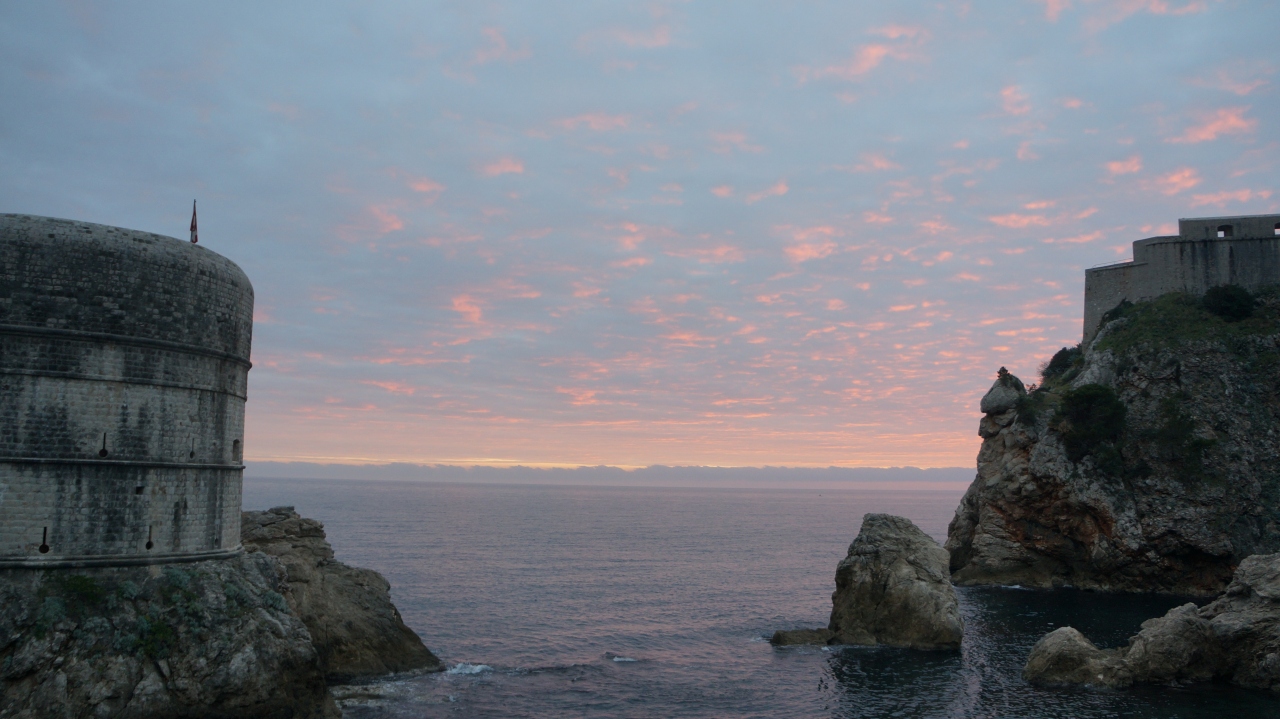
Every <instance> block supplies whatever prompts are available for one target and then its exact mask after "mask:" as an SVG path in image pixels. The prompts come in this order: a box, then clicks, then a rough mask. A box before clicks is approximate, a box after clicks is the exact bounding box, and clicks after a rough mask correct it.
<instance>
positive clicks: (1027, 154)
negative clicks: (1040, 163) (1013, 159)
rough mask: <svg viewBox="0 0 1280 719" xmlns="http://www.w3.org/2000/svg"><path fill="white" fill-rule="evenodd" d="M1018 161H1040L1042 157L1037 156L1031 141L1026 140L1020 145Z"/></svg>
mask: <svg viewBox="0 0 1280 719" xmlns="http://www.w3.org/2000/svg"><path fill="white" fill-rule="evenodd" d="M1018 159H1019V160H1039V159H1040V156H1039V155H1037V154H1036V153H1035V151H1034V150H1032V149H1031V141H1030V140H1025V141H1023V142H1022V144H1020V145H1018Z"/></svg>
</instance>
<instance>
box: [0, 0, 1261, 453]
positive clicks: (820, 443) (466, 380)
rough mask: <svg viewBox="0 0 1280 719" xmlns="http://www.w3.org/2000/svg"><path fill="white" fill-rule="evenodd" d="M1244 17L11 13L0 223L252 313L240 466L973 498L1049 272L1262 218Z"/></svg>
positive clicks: (138, 8)
mask: <svg viewBox="0 0 1280 719" xmlns="http://www.w3.org/2000/svg"><path fill="white" fill-rule="evenodd" d="M1276 28H1280V3H1272V2H1261V1H1259V2H1247V1H1232V0H1222V1H1218V0H1200V1H1187V0H1168V1H1167V2H1166V1H1165V0H1007V1H1005V2H982V3H977V2H892V3H887V2H856V3H855V2H829V3H828V2H795V3H754V2H706V3H704V2H671V3H662V2H657V3H588V2H577V3H563V2H543V1H540V2H536V3H533V2H527V3H496V2H438V3H427V2H403V3H394V2H385V3H361V4H358V5H356V4H351V5H348V6H347V7H345V8H341V9H340V8H338V7H337V6H336V4H327V3H326V4H315V3H299V4H295V5H293V6H292V7H285V4H284V3H232V2H225V3H173V2H157V3H78V2H44V3H9V4H7V5H6V7H5V8H4V9H3V10H0V91H2V92H3V97H4V99H5V111H4V112H3V113H0V162H2V163H3V168H4V171H3V173H0V211H2V212H24V213H32V214H40V215H52V216H57V217H69V218H75V219H81V220H88V221H93V222H101V223H106V224H112V225H121V226H125V227H130V228H135V229H142V230H149V231H153V232H159V233H162V234H168V235H172V236H176V237H185V233H186V229H187V223H188V221H189V212H190V206H191V200H192V198H198V199H199V201H200V228H201V241H202V243H204V244H206V245H207V246H208V247H209V248H211V249H213V250H215V251H217V252H219V253H222V254H224V255H226V256H227V257H229V258H231V259H233V260H234V261H236V262H237V263H238V264H239V265H240V266H241V267H243V268H244V270H245V271H246V272H247V273H248V274H249V276H250V278H251V279H252V280H253V282H254V286H255V289H256V293H257V310H256V320H257V321H256V325H255V328H254V349H253V361H254V369H253V371H252V372H251V373H250V402H249V406H248V418H247V421H248V432H247V441H246V453H247V457H248V459H249V460H250V461H254V460H257V461H269V460H303V461H316V462H339V463H347V462H365V461H407V462H423V463H455V464H468V463H489V464H504V463H516V462H519V463H524V464H559V465H575V464H613V465H621V466H641V465H649V464H656V463H661V464H708V465H763V464H772V465H794V466H806V465H818V466H827V465H843V466H889V465H915V466H920V467H939V466H966V465H971V464H972V463H973V458H974V454H975V452H976V450H977V447H978V444H979V438H978V437H977V423H978V418H979V415H978V412H977V403H978V399H979V397H980V396H981V395H982V393H983V392H984V391H985V390H986V389H987V387H988V386H989V385H990V383H991V381H992V379H993V378H994V374H995V371H996V369H997V368H998V367H1000V366H1001V365H1005V366H1008V367H1009V368H1010V369H1011V370H1012V371H1014V372H1015V373H1016V374H1019V375H1021V376H1022V377H1023V378H1024V379H1027V380H1031V379H1033V376H1034V374H1035V371H1036V368H1037V366H1038V365H1039V364H1040V363H1041V362H1042V361H1044V360H1045V359H1047V358H1048V356H1049V355H1050V354H1052V352H1053V351H1054V350H1056V349H1057V348H1059V347H1061V346H1063V345H1067V344H1074V343H1075V342H1076V341H1078V339H1079V336H1080V333H1081V319H1080V317H1081V293H1082V287H1083V270H1084V269H1085V268H1086V267H1090V266H1092V265H1097V264H1102V263H1107V262H1115V261H1120V260H1123V259H1126V258H1127V257H1128V256H1129V243H1130V242H1132V241H1133V240H1136V239H1140V238H1142V237H1146V236H1150V235H1155V234H1162V233H1168V232H1170V231H1176V230H1175V227H1176V221H1177V219H1178V218H1179V217H1194V216H1206V215H1223V214H1259V213H1268V212H1277V211H1280V195H1277V194H1275V193H1276V192H1280V187H1277V186H1276V182H1275V177H1276V169H1277V161H1278V160H1280V144H1278V143H1280V123H1278V122H1277V121H1276V117H1277V110H1278V109H1280V103H1278V102H1277V89H1276V88H1277V83H1278V82H1280V77H1278V76H1277V75H1276V70H1277V67H1278V66H1280V45H1278V44H1277V42H1276V37H1275V34H1276V33H1275V30H1276Z"/></svg>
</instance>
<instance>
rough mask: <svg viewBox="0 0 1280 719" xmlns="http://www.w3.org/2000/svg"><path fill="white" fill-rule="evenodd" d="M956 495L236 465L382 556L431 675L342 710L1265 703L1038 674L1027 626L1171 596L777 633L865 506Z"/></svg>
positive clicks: (691, 713) (379, 717)
mask: <svg viewBox="0 0 1280 719" xmlns="http://www.w3.org/2000/svg"><path fill="white" fill-rule="evenodd" d="M959 498H960V496H959V493H958V492H950V491H926V490H919V491H898V490H858V489H832V490H826V489H814V490H807V489H804V490H802V489H719V488H717V489H695V488H678V489H677V488H634V487H580V486H531V485H463V484H428V483H415V482H387V481H355V480H352V481H337V480H306V479H288V480H284V479H271V480H266V479H246V480H245V500H244V502H245V507H246V508H250V509H262V508H266V507H270V506H276V505H281V504H291V505H294V506H296V507H297V508H298V511H299V512H301V513H302V515H303V516H306V517H313V518H316V519H319V520H321V521H323V522H324V524H325V528H326V531H327V532H328V536H329V540H330V542H331V543H332V544H333V545H334V548H335V550H336V552H337V556H338V559H340V560H342V561H344V562H347V563H350V564H353V565H357V566H362V567H370V568H373V569H376V570H378V571H379V572H382V573H383V574H384V575H385V576H386V577H387V579H388V580H389V581H390V582H391V586H392V598H393V599H394V601H395V603H396V605H397V606H398V607H399V609H400V611H401V614H402V615H403V616H404V619H405V621H406V622H407V623H408V624H409V626H411V627H412V628H413V629H414V630H415V631H417V632H418V634H419V635H420V636H422V637H423V639H424V640H425V641H426V643H427V645H428V646H429V647H430V648H431V649H432V651H434V652H436V653H437V654H438V655H440V656H441V658H443V659H444V660H445V661H447V662H448V664H449V667H450V669H449V670H448V671H447V672H444V673H440V674H427V675H408V676H398V677H390V678H386V679H381V680H377V681H373V682H369V683H366V684H361V685H354V686H342V687H335V694H336V695H337V696H338V698H339V703H340V705H341V706H342V707H343V710H344V715H345V717H347V718H348V719H392V718H396V719H400V718H409V717H414V718H419V717H691V718H697V717H922V718H923V717H1065V716H1070V717H1080V718H1090V717H1153V718H1154V717H1161V718H1172V717H1177V718H1186V719H1192V718H1199V717H1204V718H1206V719H1207V718H1209V717H1222V716H1232V717H1235V718H1236V719H1243V718H1245V717H1252V716H1269V717H1276V716H1280V700H1277V699H1275V698H1273V697H1271V696H1269V695H1266V694H1262V693H1259V692H1252V691H1246V690H1241V689H1235V688H1231V687H1228V686H1223V685H1207V686H1195V687H1165V686H1160V687H1142V688H1138V689H1134V690H1128V691H1102V690H1087V689H1060V690H1046V689H1037V688H1035V687H1031V686H1029V685H1027V684H1026V683H1025V682H1023V681H1022V679H1021V676H1020V672H1021V668H1022V664H1023V663H1024V662H1025V660H1026V656H1027V653H1028V652H1029V650H1030V649H1031V646H1032V645H1033V644H1034V643H1035V641H1036V640H1037V639H1038V638H1039V637H1041V636H1042V635H1043V634H1044V633H1045V632H1048V631H1050V630H1052V629H1054V628H1055V627H1060V626H1066V625H1069V626H1074V627H1076V628H1077V629H1079V630H1081V631H1082V632H1084V633H1085V635H1086V636H1088V637H1090V638H1091V639H1093V640H1094V641H1095V642H1096V643H1098V644H1099V645H1100V646H1115V645H1118V644H1123V643H1124V642H1125V640H1126V639H1127V638H1128V637H1129V636H1130V635H1131V634H1133V633H1135V632H1136V631H1137V630H1138V628H1139V625H1140V624H1141V623H1142V621H1143V620H1145V619H1148V618H1151V617H1153V616H1158V615H1160V614H1163V613H1164V612H1165V611H1166V610H1168V609H1169V608H1171V607H1173V606H1176V605H1178V604H1181V603H1183V602H1185V601H1186V600H1185V599H1182V598H1178V597H1166V596H1156V595H1139V596H1132V595H1130V596H1109V595H1103V594H1096V593H1090V592H1078V591H1071V590H1065V591H1058V592H1043V591H1030V590H1023V589H1017V588H960V589H959V593H960V601H961V609H962V612H963V614H964V621H965V639H964V644H963V647H962V650H961V651H960V652H959V653H928V652H913V651H907V650H898V649H886V648H854V647H847V648H819V647H798V648H786V649H775V648H773V647H772V646H770V645H769V643H768V642H767V641H766V638H767V637H768V636H769V635H770V634H772V632H773V631H774V630H775V629H791V628H798V627H820V626H825V625H826V623H827V614H828V612H829V611H830V607H831V600H830V596H831V592H832V590H833V589H834V581H833V577H834V574H835V567H836V564H837V562H839V560H840V559H841V558H843V556H844V554H845V551H846V549H847V547H848V545H849V542H851V541H852V540H853V538H854V536H855V535H856V534H857V531H858V526H859V524H860V522H861V519H862V515H863V514H864V513H866V512H888V513H891V514H898V515H902V516H905V517H908V518H910V519H911V520H912V521H914V522H915V523H916V524H917V525H919V526H920V528H921V529H923V530H924V531H925V532H927V533H929V534H931V535H932V536H934V537H936V538H938V539H939V540H942V539H943V538H945V535H946V526H947V522H949V521H950V519H951V517H952V515H953V513H954V511H955V507H956V504H957V502H958V501H959Z"/></svg>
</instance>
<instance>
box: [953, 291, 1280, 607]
mask: <svg viewBox="0 0 1280 719" xmlns="http://www.w3.org/2000/svg"><path fill="white" fill-rule="evenodd" d="M1245 299H1247V300H1248V301H1249V305H1248V307H1246V308H1245V309H1244V310H1241V309H1240V307H1238V306H1237V307H1235V309H1233V310H1231V312H1224V311H1220V310H1219V309H1218V308H1215V307H1211V306H1206V304H1205V303H1204V301H1202V300H1200V299H1198V298H1193V297H1188V296H1185V295H1166V296H1164V297H1161V298H1158V299H1157V300H1154V301H1152V302H1146V303H1141V304H1138V305H1130V306H1121V307H1118V308H1116V310H1114V311H1112V312H1111V313H1108V316H1107V317H1106V318H1105V319H1104V323H1103V326H1102V328H1101V331H1100V332H1099V333H1098V335H1097V336H1096V338H1095V339H1094V341H1093V342H1092V343H1091V345H1090V346H1088V347H1082V348H1074V349H1065V348H1064V350H1062V351H1061V352H1059V353H1058V354H1057V355H1056V356H1055V357H1054V358H1053V360H1052V361H1051V362H1049V363H1048V364H1047V365H1046V366H1045V367H1044V368H1043V375H1042V382H1041V383H1040V384H1039V386H1035V385H1032V386H1031V387H1023V384H1022V382H1021V381H1019V380H1018V378H1016V377H1013V376H1012V375H1010V374H1008V373H1006V372H1003V370H1002V373H1001V375H1000V376H999V377H998V378H997V380H996V383H995V385H993V387H992V389H991V391H990V392H989V393H988V394H987V396H986V397H984V398H983V402H982V411H983V413H984V415H985V416H984V417H983V418H982V421H981V423H980V425H979V434H980V435H981V436H982V438H983V443H982V448H981V450H980V451H979V453H978V474H977V478H976V479H975V480H974V482H973V484H972V485H971V486H970V487H969V490H968V492H967V493H966V494H965V496H964V499H963V500H962V501H961V504H960V507H959V508H958V509H957V510H956V516H955V519H954V520H953V521H952V523H951V526H950V528H949V532H948V539H947V544H946V547H947V549H948V550H949V551H950V553H951V569H952V577H953V580H954V581H955V582H957V583H959V584H985V583H995V584H1020V585H1023V586H1033V587H1054V586H1064V585H1071V586H1076V587H1082V588H1090V589H1100V590H1111V591H1164V592H1175V593H1188V594H1201V595H1204V594H1213V593H1216V592H1219V591H1221V590H1222V589H1223V588H1224V587H1225V586H1226V584H1227V583H1228V582H1229V581H1230V579H1231V576H1232V572H1233V571H1234V570H1235V568H1236V566H1237V565H1238V564H1239V562H1240V561H1241V560H1242V559H1244V558H1245V557H1247V556H1249V555H1251V554H1255V553H1268V552H1274V551H1276V550H1277V549H1280V298H1278V297H1277V295H1276V294H1275V293H1274V292H1273V293H1264V294H1263V295H1261V296H1259V297H1255V298H1248V297H1246V298H1245Z"/></svg>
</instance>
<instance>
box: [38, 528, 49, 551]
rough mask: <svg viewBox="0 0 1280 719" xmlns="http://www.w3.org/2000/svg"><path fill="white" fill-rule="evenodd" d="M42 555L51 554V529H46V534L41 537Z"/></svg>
mask: <svg viewBox="0 0 1280 719" xmlns="http://www.w3.org/2000/svg"><path fill="white" fill-rule="evenodd" d="M40 553H41V554H48V553H49V528H48V527H45V528H44V534H42V535H40Z"/></svg>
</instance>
